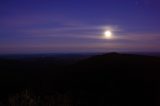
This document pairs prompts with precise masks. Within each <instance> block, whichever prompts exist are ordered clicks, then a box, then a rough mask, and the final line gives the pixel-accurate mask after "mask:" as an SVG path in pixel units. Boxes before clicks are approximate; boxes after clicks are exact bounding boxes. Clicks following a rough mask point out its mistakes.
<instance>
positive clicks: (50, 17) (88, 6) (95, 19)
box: [0, 0, 160, 54]
mask: <svg viewBox="0 0 160 106" xmlns="http://www.w3.org/2000/svg"><path fill="white" fill-rule="evenodd" d="M159 10H160V1H159V0H0V14H1V15H0V54H5V53H7V54H8V53H55V52H56V53H57V52H63V53H66V52H111V51H112V52H113V51H116V52H120V51H136V52H139V51H140V52H142V51H147V52H160V20H159V19H160V11H159ZM109 29H111V30H112V31H113V34H114V37H115V38H114V39H102V35H103V32H104V31H105V30H109Z"/></svg>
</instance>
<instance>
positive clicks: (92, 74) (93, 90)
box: [0, 53, 160, 106]
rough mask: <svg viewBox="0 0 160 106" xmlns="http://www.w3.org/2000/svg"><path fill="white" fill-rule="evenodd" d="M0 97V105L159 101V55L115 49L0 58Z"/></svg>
mask: <svg viewBox="0 0 160 106" xmlns="http://www.w3.org/2000/svg"><path fill="white" fill-rule="evenodd" d="M60 60H61V61H60ZM0 101H1V102H0V106H1V105H2V106H159V105H160V58H159V57H154V56H143V55H129V54H117V53H109V54H104V55H96V56H91V57H88V56H86V57H85V56H82V57H81V58H78V59H77V58H74V57H70V58H61V59H60V58H59V59H57V58H53V57H50V56H47V57H30V58H29V57H27V58H18V59H15V58H1V59H0Z"/></svg>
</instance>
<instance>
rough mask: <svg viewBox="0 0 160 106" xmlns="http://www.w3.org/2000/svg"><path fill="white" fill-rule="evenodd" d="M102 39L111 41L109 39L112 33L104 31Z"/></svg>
mask: <svg viewBox="0 0 160 106" xmlns="http://www.w3.org/2000/svg"><path fill="white" fill-rule="evenodd" d="M104 37H105V38H106V39H111V38H112V32H111V31H109V30H107V31H105V32H104Z"/></svg>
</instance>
